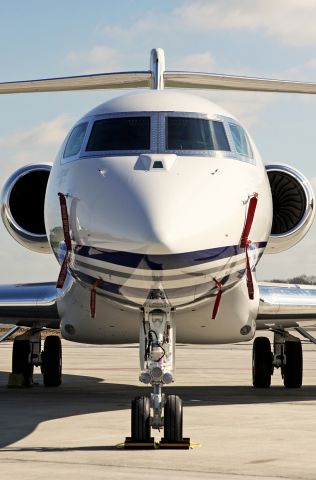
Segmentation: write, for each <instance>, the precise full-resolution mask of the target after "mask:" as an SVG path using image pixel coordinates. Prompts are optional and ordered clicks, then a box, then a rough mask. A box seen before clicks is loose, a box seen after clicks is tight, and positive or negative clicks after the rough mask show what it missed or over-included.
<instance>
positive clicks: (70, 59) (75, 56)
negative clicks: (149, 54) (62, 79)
mask: <svg viewBox="0 0 316 480" xmlns="http://www.w3.org/2000/svg"><path fill="white" fill-rule="evenodd" d="M121 59H122V55H121V53H120V52H119V51H118V50H116V49H114V48H112V47H108V46H107V45H95V46H93V47H92V48H90V49H87V50H78V51H75V50H73V51H70V52H69V53H68V54H67V55H66V62H67V63H69V64H71V65H73V66H75V67H77V68H79V69H80V71H82V72H84V73H86V72H89V73H91V71H92V70H93V71H94V72H108V71H113V70H120V65H121ZM92 73H93V72H92Z"/></svg>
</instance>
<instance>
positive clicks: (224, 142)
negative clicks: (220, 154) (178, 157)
mask: <svg viewBox="0 0 316 480" xmlns="http://www.w3.org/2000/svg"><path fill="white" fill-rule="evenodd" d="M166 150H172V151H178V150H180V151H181V150H222V151H230V146H229V143H228V139H227V136H226V133H225V129H224V125H223V123H222V122H219V121H216V120H208V119H202V118H192V117H175V116H170V117H169V116H168V117H167V118H166Z"/></svg>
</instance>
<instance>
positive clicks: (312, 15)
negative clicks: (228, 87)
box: [0, 0, 316, 283]
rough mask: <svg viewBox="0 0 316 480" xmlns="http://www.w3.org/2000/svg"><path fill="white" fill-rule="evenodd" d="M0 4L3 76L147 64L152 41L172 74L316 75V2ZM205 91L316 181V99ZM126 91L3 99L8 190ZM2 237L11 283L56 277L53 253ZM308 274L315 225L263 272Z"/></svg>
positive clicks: (3, 170)
mask: <svg viewBox="0 0 316 480" xmlns="http://www.w3.org/2000/svg"><path fill="white" fill-rule="evenodd" d="M0 7H1V15H0V82H5V81H15V80H28V79H36V78H48V77H58V76H67V75H76V74H85V73H100V72H108V71H126V70H147V69H148V68H149V54H150V50H151V49H152V48H153V47H161V48H163V49H164V50H165V54H166V68H167V70H168V69H169V70H177V69H178V70H194V71H203V72H214V73H228V74H238V75H251V76H258V77H267V78H280V79H292V80H306V81H315V82H316V28H315V25H316V0H238V1H236V0H215V1H212V0H194V1H187V0H173V1H172V0H159V1H150V0H115V1H112V0H90V1H89V2H87V1H86V0H85V1H83V0H67V1H66V2H65V1H64V0H54V2H43V1H42V0H41V1H39V0H28V1H27V2H22V1H20V0H19V1H18V0H11V1H10V2H7V1H4V0H0ZM194 93H198V92H197V91H195V92H194ZM201 94H202V95H205V96H207V97H208V98H210V99H211V100H213V101H215V102H217V103H219V104H221V105H222V106H224V107H225V108H226V109H227V110H229V111H230V112H231V113H232V114H234V115H235V116H236V117H238V118H239V120H240V121H241V122H242V123H243V124H244V125H245V127H246V128H247V129H248V130H249V132H250V134H251V136H252V137H253V139H254V141H255V143H256V145H257V147H258V148H259V151H260V153H261V156H262V158H263V160H264V161H265V163H280V162H281V163H286V164H289V165H292V166H294V167H296V168H297V169H299V170H300V171H301V172H302V173H303V174H305V175H306V176H307V177H308V178H309V179H311V181H312V184H313V186H315V187H316V165H315V164H316V158H315V157H316V149H315V139H316V134H315V127H314V125H315V120H316V96H312V95H294V94H274V93H272V94H271V93H247V92H217V91H213V92H207V93H205V92H201ZM116 95H118V91H111V92H108V91H107V92H102V91H98V92H96V91H91V92H63V93H40V94H24V95H22V94H15V95H1V96H0V110H1V115H0V187H1V186H2V185H3V183H4V182H5V180H6V178H7V177H8V176H9V175H11V173H13V172H14V171H15V170H16V169H17V168H19V167H20V166H22V165H25V164H28V163H40V162H49V163H52V162H53V161H54V158H55V155H56V153H57V151H58V148H59V146H60V144H61V143H62V141H63V139H64V137H65V136H66V134H67V133H68V131H69V129H70V128H71V126H72V125H73V124H74V123H75V122H76V121H77V120H78V118H80V117H81V116H82V115H84V114H85V113H86V112H87V111H89V110H90V109H91V108H93V107H94V106H96V105H97V104H99V103H102V102H103V101H105V100H107V99H109V98H111V97H113V96H116ZM0 223H1V222H0ZM0 241H1V249H0V265H1V267H2V268H1V270H0V283H11V282H30V281H32V282H36V281H45V280H54V279H55V278H56V277H57V275H58V271H59V268H58V265H57V264H56V261H55V259H54V258H53V256H50V255H43V254H36V253H31V252H29V251H28V250H26V249H24V248H23V247H21V246H19V244H17V243H16V242H15V241H14V240H13V238H11V237H10V235H9V234H8V233H7V232H6V230H5V228H4V227H3V225H2V224H1V225H0ZM299 274H307V275H315V274H316V224H315V225H314V226H313V227H312V228H311V230H310V232H309V233H308V235H307V236H306V237H305V238H304V240H302V241H301V242H300V243H299V244H298V245H297V246H296V247H293V248H292V249H290V250H288V251H287V252H283V253H281V254H277V255H265V256H264V257H263V259H262V261H261V262H260V265H259V267H258V278H259V279H262V280H264V279H272V278H276V277H278V278H289V277H291V276H295V275H299Z"/></svg>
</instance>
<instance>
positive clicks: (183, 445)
mask: <svg viewBox="0 0 316 480" xmlns="http://www.w3.org/2000/svg"><path fill="white" fill-rule="evenodd" d="M158 446H159V448H164V449H179V450H181V449H182V450H187V449H189V448H193V447H192V444H191V440H190V438H183V439H182V440H179V441H178V442H170V440H165V439H164V438H162V439H161V440H160V442H159V444H158Z"/></svg>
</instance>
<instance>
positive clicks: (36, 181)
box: [1, 164, 52, 253]
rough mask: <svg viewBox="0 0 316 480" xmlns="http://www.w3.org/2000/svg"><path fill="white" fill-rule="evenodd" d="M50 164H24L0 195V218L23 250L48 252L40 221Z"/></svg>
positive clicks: (12, 176) (42, 213)
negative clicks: (0, 217) (24, 248)
mask: <svg viewBox="0 0 316 480" xmlns="http://www.w3.org/2000/svg"><path fill="white" fill-rule="evenodd" d="M51 168H52V167H51V165H48V164H38V165H35V164H34V165H26V166H24V167H22V168H19V169H18V170H17V171H16V172H14V173H13V174H12V175H11V176H10V177H9V178H8V180H7V181H6V183H5V185H4V187H3V189H2V194H1V216H2V220H3V223H4V225H5V227H6V229H7V230H8V232H9V233H10V235H11V236H12V237H13V238H14V239H15V240H16V241H17V242H18V243H20V244H21V245H23V247H26V248H28V249H29V250H33V251H34V252H39V253H51V249H50V246H49V242H48V239H47V234H46V229H45V221H44V202H45V194H46V186H47V182H48V177H49V174H50V171H51Z"/></svg>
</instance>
